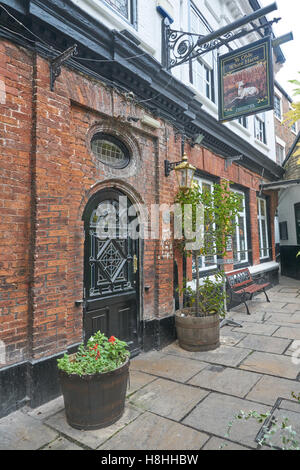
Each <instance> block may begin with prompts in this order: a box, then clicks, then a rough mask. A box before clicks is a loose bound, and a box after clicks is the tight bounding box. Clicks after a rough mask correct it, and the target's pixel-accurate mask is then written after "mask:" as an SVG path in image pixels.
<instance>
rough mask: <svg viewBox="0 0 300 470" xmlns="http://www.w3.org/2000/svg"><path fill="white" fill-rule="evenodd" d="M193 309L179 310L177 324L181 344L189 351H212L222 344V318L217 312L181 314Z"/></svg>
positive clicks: (176, 315)
mask: <svg viewBox="0 0 300 470" xmlns="http://www.w3.org/2000/svg"><path fill="white" fill-rule="evenodd" d="M191 310H192V309H191V308H188V309H186V308H185V309H182V310H178V312H176V314H175V325H176V331H177V338H178V341H179V346H180V347H181V348H183V349H186V350H187V351H212V350H213V349H216V348H218V347H219V346H220V318H219V315H218V314H217V313H216V314H214V315H209V316H206V317H204V316H203V317H196V316H194V315H187V316H181V315H182V314H183V313H189V312H190V311H191Z"/></svg>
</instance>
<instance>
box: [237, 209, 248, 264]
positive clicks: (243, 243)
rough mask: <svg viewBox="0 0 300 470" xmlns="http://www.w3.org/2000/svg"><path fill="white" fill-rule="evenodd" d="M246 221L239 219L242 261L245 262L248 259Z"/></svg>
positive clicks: (242, 218)
mask: <svg viewBox="0 0 300 470" xmlns="http://www.w3.org/2000/svg"><path fill="white" fill-rule="evenodd" d="M244 222H245V219H244V217H239V237H240V260H241V261H245V260H246V259H247V256H246V255H247V253H246V234H245V225H244Z"/></svg>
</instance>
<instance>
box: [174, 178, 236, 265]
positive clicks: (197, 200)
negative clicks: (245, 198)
mask: <svg viewBox="0 0 300 470" xmlns="http://www.w3.org/2000/svg"><path fill="white" fill-rule="evenodd" d="M175 202H177V203H179V204H180V205H181V209H182V213H183V214H184V213H185V209H186V207H187V206H189V205H190V206H192V219H189V218H188V217H187V218H186V220H185V218H184V217H183V218H182V220H183V222H182V225H183V233H185V227H184V224H185V223H186V224H189V225H190V226H191V227H192V230H193V231H195V230H196V229H197V226H196V224H197V220H196V213H197V206H199V205H200V204H203V206H204V232H205V236H204V246H203V247H201V248H200V249H199V252H198V254H200V255H204V256H205V255H213V254H217V255H218V256H225V255H226V242H227V239H228V237H231V236H232V235H233V232H234V229H235V226H236V224H235V217H236V216H237V214H238V212H239V210H240V207H241V204H242V196H241V195H240V194H238V193H235V192H234V191H231V190H230V185H229V183H228V182H227V181H223V182H222V183H221V184H217V183H216V184H214V185H213V191H212V192H211V191H208V190H205V189H204V190H203V191H201V188H200V186H199V185H198V184H197V183H194V184H193V185H192V187H191V188H189V189H187V190H183V189H180V190H179V192H178V193H177V196H176V199H175Z"/></svg>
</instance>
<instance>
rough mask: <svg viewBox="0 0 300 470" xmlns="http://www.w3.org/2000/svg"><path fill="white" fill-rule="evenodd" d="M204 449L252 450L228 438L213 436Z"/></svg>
mask: <svg viewBox="0 0 300 470" xmlns="http://www.w3.org/2000/svg"><path fill="white" fill-rule="evenodd" d="M202 450H250V449H248V448H247V447H244V446H240V445H239V444H236V443H235V442H231V441H228V440H227V439H220V438H219V437H212V438H211V439H209V441H208V442H207V443H206V444H205V446H204V447H203V448H202Z"/></svg>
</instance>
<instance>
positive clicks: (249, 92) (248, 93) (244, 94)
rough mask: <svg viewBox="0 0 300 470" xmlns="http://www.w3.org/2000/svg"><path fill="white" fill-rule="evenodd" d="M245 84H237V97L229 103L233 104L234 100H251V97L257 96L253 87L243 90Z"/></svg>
mask: <svg viewBox="0 0 300 470" xmlns="http://www.w3.org/2000/svg"><path fill="white" fill-rule="evenodd" d="M244 86H245V83H244V82H243V81H241V82H237V89H238V92H237V93H238V95H237V96H236V97H235V98H234V99H233V100H232V101H231V103H233V102H234V101H236V100H243V99H245V98H251V97H252V96H256V95H258V89H257V88H256V87H255V86H250V87H247V88H244Z"/></svg>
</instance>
